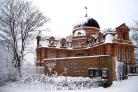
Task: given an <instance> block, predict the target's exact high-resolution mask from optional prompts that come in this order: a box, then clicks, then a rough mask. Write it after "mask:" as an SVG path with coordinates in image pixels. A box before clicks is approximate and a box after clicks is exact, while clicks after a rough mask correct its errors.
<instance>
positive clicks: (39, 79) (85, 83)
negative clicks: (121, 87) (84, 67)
mask: <svg viewBox="0 0 138 92" xmlns="http://www.w3.org/2000/svg"><path fill="white" fill-rule="evenodd" d="M19 83H20V84H25V85H27V84H28V85H34V84H35V85H45V87H44V88H45V89H46V88H47V86H49V87H51V86H52V87H54V89H56V90H62V89H65V88H66V89H68V90H75V89H82V88H83V89H84V88H86V89H88V88H94V87H98V86H99V78H95V79H91V78H88V77H64V76H58V77H48V76H45V75H37V74H36V75H23V76H22V77H21V78H20V81H19Z"/></svg>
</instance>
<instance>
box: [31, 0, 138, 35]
mask: <svg viewBox="0 0 138 92" xmlns="http://www.w3.org/2000/svg"><path fill="white" fill-rule="evenodd" d="M33 3H34V4H35V5H36V6H37V7H38V8H39V9H40V10H41V11H42V12H43V13H44V14H45V15H46V16H48V17H49V18H50V19H51V21H50V23H49V24H48V25H47V27H49V28H50V30H51V31H52V32H51V34H52V35H56V36H64V37H65V36H67V35H69V34H71V33H72V29H73V24H74V22H75V21H77V20H78V19H79V18H80V17H83V16H85V9H84V6H87V7H88V16H90V17H92V18H94V19H96V20H97V22H98V23H99V25H100V28H101V30H103V29H105V28H116V27H118V26H119V25H121V24H122V23H126V24H127V25H132V24H133V23H134V21H135V20H138V0H33Z"/></svg>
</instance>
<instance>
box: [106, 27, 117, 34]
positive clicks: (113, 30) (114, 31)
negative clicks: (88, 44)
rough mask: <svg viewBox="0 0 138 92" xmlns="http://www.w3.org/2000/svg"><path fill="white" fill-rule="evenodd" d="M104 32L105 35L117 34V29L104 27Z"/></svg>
mask: <svg viewBox="0 0 138 92" xmlns="http://www.w3.org/2000/svg"><path fill="white" fill-rule="evenodd" d="M103 33H104V35H106V34H115V33H116V30H115V29H112V28H107V29H104V32H103Z"/></svg>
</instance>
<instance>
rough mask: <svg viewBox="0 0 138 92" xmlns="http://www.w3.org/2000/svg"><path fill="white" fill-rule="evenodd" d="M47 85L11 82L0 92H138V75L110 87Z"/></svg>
mask: <svg viewBox="0 0 138 92" xmlns="http://www.w3.org/2000/svg"><path fill="white" fill-rule="evenodd" d="M44 86H46V85H38V84H37V85H35V82H34V85H32V84H26V83H23V84H18V83H9V84H7V85H5V86H0V92H138V76H131V77H129V78H128V79H127V80H123V81H115V82H114V83H113V85H112V86H111V87H109V88H103V87H94V88H90V89H89V88H87V89H86V88H80V89H76V90H67V89H66V88H64V89H60V90H56V89H54V87H52V86H51V87H50V86H49V90H47V88H45V87H44Z"/></svg>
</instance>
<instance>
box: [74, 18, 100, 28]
mask: <svg viewBox="0 0 138 92" xmlns="http://www.w3.org/2000/svg"><path fill="white" fill-rule="evenodd" d="M85 26H87V27H96V28H99V29H100V26H99V24H98V22H97V21H96V20H95V19H93V18H90V17H83V18H80V19H79V20H78V21H77V22H76V23H75V24H74V26H73V28H78V27H85Z"/></svg>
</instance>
